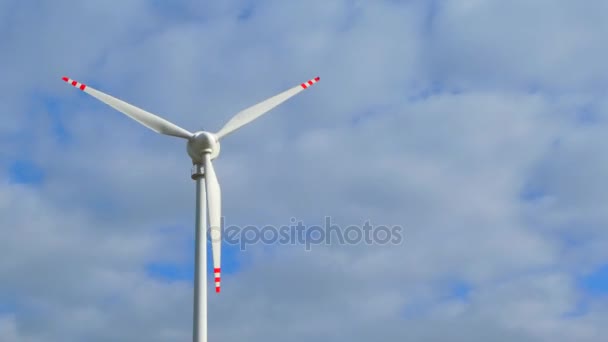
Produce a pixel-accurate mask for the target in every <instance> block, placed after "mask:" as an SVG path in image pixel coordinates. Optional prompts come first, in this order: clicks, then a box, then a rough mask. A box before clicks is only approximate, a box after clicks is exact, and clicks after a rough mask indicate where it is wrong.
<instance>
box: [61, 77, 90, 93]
mask: <svg viewBox="0 0 608 342" xmlns="http://www.w3.org/2000/svg"><path fill="white" fill-rule="evenodd" d="M61 79H62V80H64V81H65V82H67V83H69V84H71V85H73V86H74V87H76V88H79V89H80V90H85V88H86V87H87V85H86V84H82V83H80V82H78V81H74V80H73V79H71V78H69V77H66V76H63V77H62V78H61Z"/></svg>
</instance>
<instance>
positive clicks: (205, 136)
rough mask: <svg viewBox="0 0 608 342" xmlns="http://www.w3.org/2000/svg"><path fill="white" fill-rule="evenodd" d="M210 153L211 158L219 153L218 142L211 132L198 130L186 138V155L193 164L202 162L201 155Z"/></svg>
mask: <svg viewBox="0 0 608 342" xmlns="http://www.w3.org/2000/svg"><path fill="white" fill-rule="evenodd" d="M205 153H210V154H211V159H212V160H213V159H215V158H217V156H218V155H219V154H220V142H219V141H218V139H217V137H216V136H215V134H213V133H209V132H203V131H199V132H196V133H194V136H193V137H192V138H190V140H188V155H190V158H192V162H193V163H194V164H201V163H202V162H203V155H204V154H205Z"/></svg>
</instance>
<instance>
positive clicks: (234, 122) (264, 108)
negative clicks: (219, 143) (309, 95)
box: [216, 77, 320, 139]
mask: <svg viewBox="0 0 608 342" xmlns="http://www.w3.org/2000/svg"><path fill="white" fill-rule="evenodd" d="M319 80H320V78H319V77H315V78H313V79H312V80H309V81H307V82H304V83H302V84H300V85H298V86H295V87H293V88H291V89H289V90H286V91H284V92H282V93H280V94H279V95H276V96H273V97H271V98H269V99H267V100H265V101H262V102H260V103H258V104H256V105H254V106H252V107H249V108H247V109H245V110H242V111H240V112H239V113H237V114H236V115H235V116H233V117H232V119H230V121H228V122H227V123H226V124H225V125H224V127H222V129H220V130H219V131H218V132H217V133H216V135H217V137H218V139H221V138H223V137H224V136H226V135H228V134H230V133H231V132H233V131H235V130H237V129H239V128H241V127H243V126H244V125H246V124H248V123H250V122H251V121H253V120H255V119H257V118H259V117H260V116H262V115H263V114H264V113H267V112H268V111H270V110H271V109H273V108H274V107H276V106H278V105H280V104H281V103H283V102H285V101H287V100H288V99H289V98H291V97H293V96H295V95H297V94H298V93H299V92H301V91H302V90H304V89H306V88H308V87H310V86H311V85H313V84H315V83H317V82H319Z"/></svg>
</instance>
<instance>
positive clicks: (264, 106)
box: [62, 77, 320, 342]
mask: <svg viewBox="0 0 608 342" xmlns="http://www.w3.org/2000/svg"><path fill="white" fill-rule="evenodd" d="M62 79H63V80H64V81H65V82H67V83H69V84H71V85H72V86H74V87H76V88H78V89H80V90H82V91H84V92H85V93H87V94H89V95H91V96H93V97H95V98H97V99H98V100H100V101H101V102H103V103H105V104H107V105H109V106H111V107H112V108H114V109H116V110H117V111H119V112H121V113H123V114H125V115H127V116H128V117H130V118H131V119H133V120H135V121H137V122H139V123H140V124H142V125H144V126H146V127H148V128H149V129H151V130H153V131H155V132H157V133H161V134H165V135H170V136H174V137H178V138H183V139H186V141H187V148H186V150H187V152H188V155H189V156H190V158H191V159H192V164H193V167H192V175H191V177H192V179H193V180H194V181H195V182H196V206H195V210H196V215H195V217H196V219H195V223H196V238H195V250H196V252H195V255H196V256H195V262H194V267H195V270H194V315H193V316H194V319H193V341H194V342H207V272H206V266H207V243H206V241H207V230H206V229H205V228H206V227H207V214H208V215H209V232H210V235H211V249H212V255H213V275H214V282H215V292H217V293H219V292H220V284H221V267H220V264H221V260H220V258H221V247H222V244H221V238H222V231H221V227H220V223H221V213H222V204H221V189H220V184H219V182H218V179H217V175H216V174H215V169H214V168H213V163H212V161H213V160H214V159H216V158H217V157H218V156H219V153H220V141H221V140H222V139H223V138H224V137H226V136H227V135H228V134H230V133H232V132H234V131H236V130H237V129H239V128H241V127H243V126H245V125H247V124H248V123H250V122H252V121H253V120H255V119H257V118H259V117H260V116H262V115H263V114H265V113H267V112H268V111H270V110H271V109H273V108H274V107H276V106H278V105H280V104H281V103H283V102H285V101H287V100H288V99H289V98H291V97H293V96H295V95H297V94H299V93H300V92H301V91H303V90H304V89H307V88H308V87H310V86H312V85H313V84H315V83H317V82H318V81H319V80H320V79H319V77H315V78H313V79H311V80H309V81H307V82H304V83H301V84H299V85H297V86H295V87H293V88H290V89H288V90H286V91H284V92H282V93H280V94H278V95H275V96H273V97H271V98H269V99H267V100H264V101H262V102H260V103H258V104H256V105H254V106H251V107H249V108H247V109H244V110H242V111H240V112H238V113H237V114H236V115H234V116H233V117H232V119H230V120H229V121H228V122H227V123H226V124H225V125H224V127H222V128H221V129H220V130H219V131H217V132H215V133H210V132H207V131H198V132H194V133H192V132H189V131H187V130H185V129H183V128H181V127H179V126H177V125H175V124H173V123H171V122H169V121H167V120H165V119H163V118H161V117H159V116H157V115H154V114H152V113H149V112H147V111H145V110H143V109H141V108H138V107H135V106H133V105H131V104H129V103H126V102H124V101H122V100H119V99H117V98H115V97H112V96H110V95H108V94H105V93H103V92H101V91H99V90H96V89H94V88H91V87H89V86H87V85H85V84H83V83H80V82H78V81H75V80H72V79H70V78H68V77H63V78H62ZM205 209H207V210H205Z"/></svg>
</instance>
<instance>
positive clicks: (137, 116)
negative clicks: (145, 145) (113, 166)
mask: <svg viewBox="0 0 608 342" xmlns="http://www.w3.org/2000/svg"><path fill="white" fill-rule="evenodd" d="M62 79H63V80H64V81H65V82H67V83H69V84H71V85H73V86H74V87H76V88H79V89H80V90H82V91H84V92H85V93H87V94H89V95H91V96H93V97H95V98H97V99H98V100H99V101H101V102H103V103H105V104H107V105H109V106H110V107H112V108H114V109H116V110H117V111H119V112H121V113H123V114H125V115H127V116H129V117H130V118H132V119H133V120H135V121H137V122H139V123H140V124H142V125H144V126H146V127H148V128H149V129H151V130H153V131H155V132H157V133H161V134H166V135H172V136H174V137H180V138H185V139H189V138H190V137H192V133H190V132H188V131H187V130H185V129H183V128H181V127H179V126H177V125H175V124H173V123H171V122H169V121H167V120H165V119H163V118H160V117H158V116H156V115H154V114H152V113H148V112H146V111H145V110H143V109H141V108H137V107H135V106H133V105H131V104H128V103H126V102H124V101H122V100H119V99H117V98H115V97H112V96H110V95H108V94H105V93H102V92H101V91H99V90H96V89H94V88H91V87H89V86H87V85H85V84H82V83H79V82H77V81H74V80H72V79H70V78H68V77H63V78H62Z"/></svg>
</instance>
